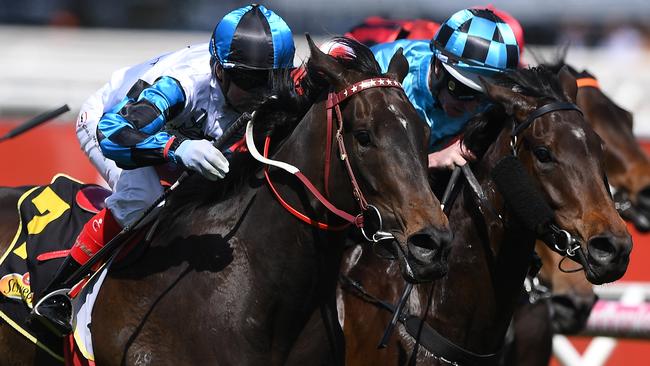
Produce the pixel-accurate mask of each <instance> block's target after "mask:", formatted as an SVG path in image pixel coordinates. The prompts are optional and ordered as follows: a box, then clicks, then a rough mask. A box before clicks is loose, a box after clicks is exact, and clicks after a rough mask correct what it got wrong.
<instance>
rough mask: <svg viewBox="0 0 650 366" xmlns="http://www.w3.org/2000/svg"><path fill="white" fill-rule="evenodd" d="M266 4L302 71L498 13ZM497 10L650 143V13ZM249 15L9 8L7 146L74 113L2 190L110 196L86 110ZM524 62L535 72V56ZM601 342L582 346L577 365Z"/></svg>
mask: <svg viewBox="0 0 650 366" xmlns="http://www.w3.org/2000/svg"><path fill="white" fill-rule="evenodd" d="M260 3H262V4H264V5H266V6H267V7H269V8H271V9H273V10H274V11H275V12H277V13H278V14H280V15H281V16H282V17H283V18H284V19H285V20H286V21H287V23H288V24H289V25H290V26H291V28H292V30H293V31H294V34H295V35H296V43H297V46H298V52H297V55H296V63H299V62H300V61H301V60H302V59H303V58H304V57H305V55H306V53H305V45H304V37H302V34H303V33H304V32H309V33H310V34H312V35H313V36H315V38H316V39H317V40H318V39H320V40H322V39H324V38H325V37H328V36H330V35H340V34H343V33H345V32H346V31H348V30H349V29H350V28H352V27H353V26H355V25H357V24H359V23H361V22H362V21H363V20H364V19H365V18H367V17H369V16H373V15H377V16H382V17H385V18H390V19H415V18H423V19H431V20H434V21H437V22H441V21H443V20H444V19H445V18H447V17H448V16H449V15H451V14H452V13H454V12H455V11H457V10H460V9H462V8H465V7H470V6H476V5H487V4H488V3H481V2H480V1H465V0H453V1H451V0H391V1H388V0H327V1H321V0H269V1H260ZM490 3H491V4H492V5H494V6H495V7H497V8H500V9H503V10H505V11H507V12H509V13H511V14H512V15H513V16H514V17H515V18H517V19H518V20H519V21H520V22H521V24H522V26H523V28H524V32H525V38H526V47H527V51H533V53H534V54H535V55H536V56H538V57H542V58H543V59H544V60H547V61H548V60H553V59H554V57H556V55H558V54H559V53H560V50H561V49H562V48H563V47H568V56H567V61H568V62H569V63H570V64H571V65H573V66H575V67H576V68H578V69H588V70H589V71H591V72H593V73H594V74H595V75H596V76H597V77H598V79H599V81H600V84H601V87H602V89H603V90H604V91H605V92H606V93H607V94H608V95H609V96H610V97H611V98H612V99H613V100H614V101H615V102H616V103H618V104H619V105H621V106H622V107H624V108H626V109H628V110H629V111H631V112H633V113H634V118H635V127H634V129H635V133H636V135H637V136H638V137H639V138H640V139H642V140H644V141H646V142H647V141H650V103H648V102H647V98H648V96H650V1H648V0H616V1H613V0H547V1H539V0H517V1H513V0H510V1H505V0H504V1H500V0H496V1H492V2H490ZM246 4H248V2H246V1H233V0H219V1H214V0H186V1H171V0H129V1H127V0H21V1H15V0H0V134H4V133H5V132H6V131H8V130H10V129H11V128H12V127H15V126H17V125H18V124H20V123H21V122H22V121H24V120H25V119H27V118H29V117H32V116H34V115H36V114H38V113H40V112H42V111H44V110H48V109H53V108H55V107H58V106H60V105H62V104H65V103H67V104H68V105H69V106H70V108H71V112H68V113H66V114H64V115H63V116H62V117H60V118H58V119H57V120H56V121H54V122H50V123H48V124H47V125H45V126H41V127H38V128H36V129H34V130H33V131H30V132H28V133H26V134H25V135H23V136H20V137H18V138H15V139H12V140H9V141H7V142H4V143H2V144H0V156H2V158H1V159H0V184H1V185H26V184H42V183H47V182H48V181H49V180H50V178H51V177H52V175H53V174H55V173H57V172H64V173H67V174H69V175H72V176H75V177H77V178H78V179H80V180H83V181H86V182H97V183H100V184H102V183H103V182H102V181H101V178H100V177H99V176H98V174H97V173H96V172H95V171H94V169H93V168H92V166H90V164H89V163H88V161H87V159H86V157H85V156H84V154H83V153H82V152H81V151H80V149H79V144H78V142H77V140H76V137H75V132H74V121H75V120H76V118H77V113H78V110H79V107H80V106H81V104H82V103H83V102H84V100H85V99H86V98H87V97H88V96H89V95H90V94H91V93H93V92H94V91H95V90H96V89H98V88H99V87H101V86H102V85H103V84H104V83H105V82H106V81H107V80H108V79H109V76H110V74H111V73H112V72H113V71H114V70H116V69H118V68H121V67H125V66H129V65H132V64H135V63H139V62H142V61H143V60H145V59H148V58H150V57H152V56H155V55H157V54H160V53H162V52H167V51H173V50H176V49H178V48H181V47H183V46H185V45H188V44H194V43H200V42H207V41H208V40H209V38H210V34H211V31H212V29H213V28H214V26H215V25H216V23H217V21H218V20H219V19H221V17H222V16H223V15H225V14H226V13H227V12H229V11H230V10H232V9H234V8H237V7H240V6H243V5H246ZM525 61H527V62H528V63H531V64H534V63H535V59H534V58H533V57H532V56H531V53H530V52H527V53H526V56H525ZM647 146H650V145H646V147H647ZM648 245H650V243H648ZM638 247H639V245H638V243H637V245H636V246H635V251H636V252H637V253H640V252H639V250H638V249H637V248H638ZM646 248H647V245H646ZM641 250H643V249H641ZM645 250H646V252H645V253H646V254H644V255H643V256H642V257H638V256H637V257H636V258H637V262H636V264H637V266H636V267H634V263H635V259H634V257H633V260H632V265H631V269H632V270H631V271H629V273H628V275H626V278H625V279H626V280H632V281H641V280H642V281H648V280H650V273H649V272H648V270H647V268H646V267H647V265H644V263H643V262H645V261H643V262H641V263H639V260H638V258H646V259H648V258H650V253H649V252H648V249H645ZM639 255H640V254H639ZM590 342H591V340H590V339H585V338H582V339H573V344H574V345H576V349H577V351H576V352H577V354H580V353H581V352H583V351H585V349H586V348H587V347H588V345H589V344H590ZM648 351H650V345H649V344H648V343H645V342H641V341H621V342H619V344H618V346H617V347H615V349H614V350H613V351H612V354H611V355H610V357H609V359H608V360H605V361H603V363H601V364H603V365H605V364H606V365H647V364H648V363H647V354H648ZM554 362H555V361H554ZM579 364H580V363H579ZM584 365H587V363H584ZM589 365H596V364H594V363H589Z"/></svg>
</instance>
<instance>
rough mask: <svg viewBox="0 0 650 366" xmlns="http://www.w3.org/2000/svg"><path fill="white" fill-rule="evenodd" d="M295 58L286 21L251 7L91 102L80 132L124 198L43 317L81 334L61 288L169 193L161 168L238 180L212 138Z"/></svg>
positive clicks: (68, 265)
mask: <svg viewBox="0 0 650 366" xmlns="http://www.w3.org/2000/svg"><path fill="white" fill-rule="evenodd" d="M294 52H295V47H294V43H293V35H292V33H291V30H290V29H289V27H288V25H287V24H286V23H285V22H284V20H283V19H282V18H281V17H280V16H278V15H277V14H275V13H274V12H273V11H271V10H269V9H267V8H265V7H264V6H262V5H249V6H245V7H242V8H239V9H237V10H234V11H232V12H230V13H228V14H227V15H226V16H224V17H223V19H221V21H220V22H219V23H218V24H217V26H216V27H215V29H214V32H213V34H212V38H211V39H210V42H209V43H204V44H199V45H194V46H188V47H186V48H183V49H181V50H178V51H176V52H171V53H166V54H163V55H160V56H158V57H154V58H153V59H151V60H148V61H146V62H144V63H142V64H139V65H136V66H133V67H130V68H125V69H121V70H118V71H116V72H115V73H114V74H113V75H112V77H111V80H110V81H109V83H107V84H106V85H105V86H104V87H102V88H101V89H100V90H99V91H97V93H95V94H94V95H93V96H91V97H90V99H89V100H88V101H87V102H86V103H85V104H84V106H83V107H82V109H81V113H80V116H79V120H78V122H77V135H78V137H79V141H80V143H81V146H82V148H83V149H84V151H85V152H86V154H87V155H88V157H89V158H90V159H91V161H92V162H93V164H94V165H95V166H96V167H97V168H98V170H99V172H100V173H101V174H102V176H103V177H104V178H105V179H106V181H107V182H109V184H110V185H111V187H112V188H113V190H114V193H113V194H112V195H111V196H110V197H109V198H107V199H106V208H105V209H103V210H102V211H100V212H99V213H97V214H96V215H95V216H94V217H93V218H92V219H91V220H90V221H89V222H88V223H86V225H85V226H84V227H83V229H82V231H81V233H80V234H79V236H78V238H77V240H76V241H75V243H74V245H73V247H72V249H71V251H70V255H69V256H68V257H67V258H66V259H65V261H64V262H63V264H62V265H61V267H60V268H59V271H58V272H57V274H56V275H55V276H54V278H53V280H52V282H51V284H50V285H49V287H48V290H47V291H46V292H47V293H48V295H46V296H44V297H43V298H42V299H41V301H40V302H39V303H38V304H37V305H36V306H35V307H34V314H35V315H37V316H40V317H41V319H42V318H46V319H47V320H49V322H50V323H51V324H52V325H54V326H55V327H56V328H57V329H58V330H60V331H61V333H63V334H66V333H69V332H70V331H71V324H70V320H71V304H70V299H69V297H68V295H67V292H68V290H69V289H61V283H62V282H63V281H65V280H66V279H67V278H68V277H69V276H70V275H71V274H72V273H73V272H74V271H76V270H77V269H78V268H79V267H80V266H81V265H83V264H84V263H86V262H87V261H88V260H89V259H90V258H91V257H92V256H93V255H94V254H95V253H96V252H97V251H98V250H99V249H101V248H102V247H103V246H104V245H105V244H106V243H107V242H108V241H110V240H111V239H112V238H113V237H115V236H116V235H117V234H118V233H119V232H120V231H121V230H122V228H123V227H125V226H126V225H130V224H131V223H133V222H134V221H135V220H136V219H137V218H138V217H139V216H140V215H141V214H142V213H143V212H144V211H145V210H146V209H147V208H148V207H149V206H150V205H152V204H153V202H154V201H155V200H156V199H157V198H158V197H159V196H160V195H161V194H162V193H163V191H164V190H163V188H162V186H161V185H160V182H159V176H158V174H157V172H156V169H155V168H154V165H157V166H160V165H161V164H166V163H171V164H179V165H180V166H181V167H185V168H187V169H191V170H194V171H197V172H198V173H200V174H202V175H203V176H204V177H206V178H207V179H210V180H218V179H221V178H223V177H224V176H225V174H226V173H228V164H229V163H228V160H227V159H226V157H224V155H223V154H222V153H221V152H220V151H219V150H218V149H217V148H215V147H214V146H213V145H212V144H211V142H210V141H208V140H209V139H214V138H217V137H219V136H221V134H222V133H223V131H224V130H225V129H226V128H227V127H228V126H229V125H230V124H231V123H232V122H234V121H235V120H236V119H237V117H239V115H241V113H243V112H250V111H252V110H253V109H254V108H255V107H256V106H257V105H258V104H259V103H260V102H261V101H262V100H263V99H264V98H265V97H266V96H268V95H270V92H271V90H270V89H271V82H270V81H271V79H272V74H274V73H276V72H282V70H283V69H288V68H292V67H293V59H294ZM188 129H189V131H190V132H191V133H187V131H188ZM179 131H183V132H179ZM122 169H124V170H122Z"/></svg>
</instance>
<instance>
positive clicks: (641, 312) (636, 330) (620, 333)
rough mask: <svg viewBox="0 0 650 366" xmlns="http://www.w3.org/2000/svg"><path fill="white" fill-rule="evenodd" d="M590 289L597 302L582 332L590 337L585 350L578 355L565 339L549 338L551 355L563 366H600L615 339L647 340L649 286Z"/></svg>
mask: <svg viewBox="0 0 650 366" xmlns="http://www.w3.org/2000/svg"><path fill="white" fill-rule="evenodd" d="M594 290H595V292H596V294H598V297H599V298H600V299H601V300H599V301H598V302H597V303H596V306H594V309H593V311H592V313H591V315H590V316H589V320H588V322H587V329H586V331H585V332H584V334H585V335H590V336H594V338H593V339H592V340H591V342H590V343H589V346H588V347H587V349H586V350H585V351H584V352H583V353H582V354H580V353H579V352H578V351H576V349H575V347H573V344H571V342H570V341H569V340H568V339H567V338H566V337H565V336H562V335H556V336H555V337H554V338H553V353H554V355H555V357H556V358H557V359H558V361H559V362H560V363H561V364H562V365H564V366H603V365H605V364H606V363H607V361H608V360H609V358H610V356H611V354H612V352H614V349H615V348H616V345H617V343H618V341H617V338H634V339H646V340H647V339H650V302H647V301H650V283H647V282H624V283H614V284H610V285H606V286H597V287H595V288H594ZM614 337H617V338H614Z"/></svg>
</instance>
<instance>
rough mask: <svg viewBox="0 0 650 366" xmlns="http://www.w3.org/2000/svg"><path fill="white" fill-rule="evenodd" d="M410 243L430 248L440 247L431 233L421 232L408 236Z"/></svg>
mask: <svg viewBox="0 0 650 366" xmlns="http://www.w3.org/2000/svg"><path fill="white" fill-rule="evenodd" d="M408 243H409V244H410V245H413V246H416V247H419V248H424V249H430V250H434V249H438V244H437V243H436V241H435V240H434V239H433V236H432V235H431V234H424V233H420V234H415V235H411V236H410V237H409V238H408Z"/></svg>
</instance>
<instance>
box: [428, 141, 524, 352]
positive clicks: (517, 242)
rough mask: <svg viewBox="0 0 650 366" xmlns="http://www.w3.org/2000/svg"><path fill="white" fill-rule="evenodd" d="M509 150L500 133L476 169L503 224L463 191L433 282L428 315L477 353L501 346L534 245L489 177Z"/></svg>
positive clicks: (436, 327)
mask: <svg viewBox="0 0 650 366" xmlns="http://www.w3.org/2000/svg"><path fill="white" fill-rule="evenodd" d="M507 151H508V149H507V140H506V139H505V137H504V136H503V134H501V135H500V137H499V139H498V140H497V142H496V143H495V144H494V145H493V146H492V147H491V148H490V149H489V151H488V153H486V155H485V156H484V158H483V160H482V163H481V164H479V166H478V169H476V177H477V179H478V180H479V183H480V184H481V186H482V188H483V190H484V191H485V193H486V194H487V196H488V198H489V202H490V205H491V206H492V207H493V208H494V209H495V211H496V213H497V214H498V215H500V216H501V217H502V218H503V220H504V222H506V225H505V227H504V226H502V225H500V223H495V222H490V220H487V222H486V219H485V217H484V216H483V214H481V212H480V211H479V210H478V209H477V206H476V203H475V202H474V199H473V197H472V194H471V193H470V191H469V188H468V187H466V188H465V189H464V190H463V191H462V192H461V194H460V195H459V197H458V198H457V200H456V202H455V204H454V207H453V208H452V212H451V214H450V220H449V221H450V225H451V228H452V231H453V232H454V233H455V237H454V241H453V244H452V252H451V253H450V254H449V272H448V274H447V276H446V277H444V278H442V279H441V280H439V281H437V282H436V283H434V286H435V289H434V291H435V292H434V296H433V301H434V304H433V305H432V306H431V310H430V312H429V314H428V316H429V318H430V321H431V323H432V325H433V326H434V328H435V329H437V330H438V331H439V332H440V333H441V334H443V335H444V336H446V337H448V338H449V339H450V340H452V341H454V342H457V344H458V345H461V346H464V347H466V348H467V349H469V350H472V351H474V352H478V353H491V352H495V351H496V350H498V349H499V348H500V347H501V345H502V343H503V341H502V340H503V337H504V336H505V333H506V330H507V328H508V325H509V323H510V319H511V317H512V313H513V311H514V307H515V305H516V303H517V301H518V299H519V296H520V291H521V286H522V284H523V280H524V277H525V275H526V272H527V269H528V265H529V263H530V256H531V255H532V251H533V245H534V238H532V237H530V236H529V235H527V234H526V233H525V232H523V231H522V230H521V229H520V228H519V227H518V226H517V225H515V224H514V222H513V221H512V220H510V218H509V213H508V212H507V211H506V210H505V206H504V204H503V202H502V200H501V198H500V196H499V195H498V194H497V193H496V189H495V187H494V184H493V183H492V182H491V180H490V179H489V172H490V170H491V169H492V167H493V166H494V164H495V163H496V161H497V160H498V157H502V156H504V154H506V153H507ZM425 295H426V294H421V296H425Z"/></svg>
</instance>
